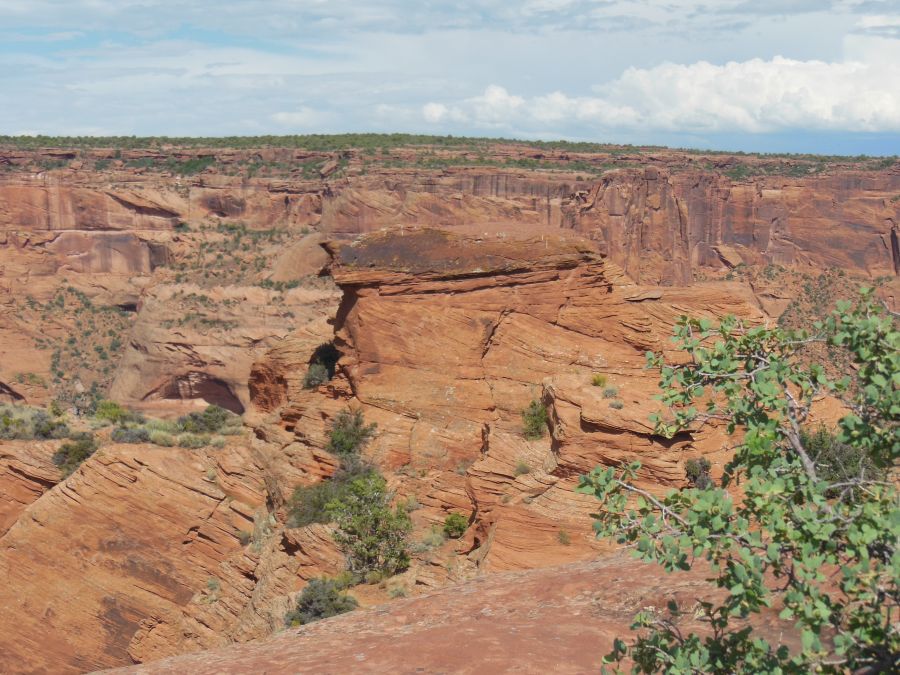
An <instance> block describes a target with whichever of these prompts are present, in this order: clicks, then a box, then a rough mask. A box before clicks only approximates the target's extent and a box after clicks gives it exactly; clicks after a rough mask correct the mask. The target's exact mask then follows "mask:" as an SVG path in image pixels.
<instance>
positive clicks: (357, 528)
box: [326, 472, 412, 575]
mask: <svg viewBox="0 0 900 675" xmlns="http://www.w3.org/2000/svg"><path fill="white" fill-rule="evenodd" d="M391 497H392V494H391V493H390V492H389V491H388V489H387V483H386V482H385V480H384V478H382V477H381V476H380V475H378V474H377V473H376V472H367V473H363V474H360V475H359V476H357V477H356V478H354V479H353V480H352V481H350V484H349V486H347V487H346V488H345V489H344V491H343V493H342V495H341V498H340V499H339V500H338V499H335V500H333V501H331V502H330V503H329V504H328V506H327V507H326V508H327V511H328V513H329V514H330V516H331V519H332V520H334V521H335V522H336V523H337V530H336V531H335V533H334V540H335V541H336V542H337V544H338V546H340V547H341V549H342V550H343V551H344V553H346V555H347V563H348V567H349V569H350V571H351V572H352V573H353V574H355V575H365V574H366V573H367V572H380V573H382V574H385V575H391V574H395V573H397V572H400V571H402V570H404V569H406V567H407V566H408V565H409V555H408V553H407V552H406V543H407V537H408V536H409V532H410V530H411V529H412V522H411V521H410V519H409V515H408V514H407V513H406V509H404V508H401V507H397V508H391Z"/></svg>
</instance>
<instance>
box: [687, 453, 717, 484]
mask: <svg viewBox="0 0 900 675" xmlns="http://www.w3.org/2000/svg"><path fill="white" fill-rule="evenodd" d="M711 468H712V465H711V464H710V463H709V460H708V459H706V457H700V458H699V459H689V460H688V461H687V462H685V465H684V473H685V474H686V475H687V479H688V481H690V483H691V485H692V486H693V487H695V488H699V489H700V490H706V489H708V488H711V487H712V486H713V480H712V478H711V477H710V475H709V470H710V469H711Z"/></svg>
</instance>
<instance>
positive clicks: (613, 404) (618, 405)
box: [609, 399, 625, 410]
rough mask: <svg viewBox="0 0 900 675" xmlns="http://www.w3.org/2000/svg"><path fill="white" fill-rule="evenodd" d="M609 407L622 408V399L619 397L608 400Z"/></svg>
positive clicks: (623, 405)
mask: <svg viewBox="0 0 900 675" xmlns="http://www.w3.org/2000/svg"><path fill="white" fill-rule="evenodd" d="M609 407H610V408H612V409H613V410H621V409H622V408H624V407H625V404H624V403H623V402H622V401H620V400H619V399H613V400H612V401H610V402H609Z"/></svg>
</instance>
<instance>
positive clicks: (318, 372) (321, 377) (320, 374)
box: [303, 363, 331, 389]
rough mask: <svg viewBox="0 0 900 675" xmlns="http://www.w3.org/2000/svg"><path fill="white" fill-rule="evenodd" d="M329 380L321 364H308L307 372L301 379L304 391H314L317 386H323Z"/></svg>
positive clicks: (325, 369) (326, 370)
mask: <svg viewBox="0 0 900 675" xmlns="http://www.w3.org/2000/svg"><path fill="white" fill-rule="evenodd" d="M330 379H331V378H330V377H328V369H327V368H326V367H325V366H323V365H322V364H321V363H313V364H310V366H309V370H307V371H306V375H305V376H304V377H303V388H304V389H315V388H316V387H318V386H319V385H322V384H325V383H326V382H328V380H330Z"/></svg>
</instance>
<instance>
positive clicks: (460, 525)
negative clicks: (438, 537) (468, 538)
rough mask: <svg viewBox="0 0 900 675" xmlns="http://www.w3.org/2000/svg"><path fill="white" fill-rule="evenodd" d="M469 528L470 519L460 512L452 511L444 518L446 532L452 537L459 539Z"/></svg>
mask: <svg viewBox="0 0 900 675" xmlns="http://www.w3.org/2000/svg"><path fill="white" fill-rule="evenodd" d="M468 528H469V521H468V520H467V519H466V518H465V517H464V516H462V515H460V514H459V513H451V514H449V515H448V516H447V517H446V518H445V519H444V534H446V535H447V537H448V538H450V539H459V538H460V537H461V536H463V535H464V534H465V533H466V530H467V529H468Z"/></svg>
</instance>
